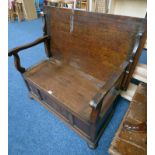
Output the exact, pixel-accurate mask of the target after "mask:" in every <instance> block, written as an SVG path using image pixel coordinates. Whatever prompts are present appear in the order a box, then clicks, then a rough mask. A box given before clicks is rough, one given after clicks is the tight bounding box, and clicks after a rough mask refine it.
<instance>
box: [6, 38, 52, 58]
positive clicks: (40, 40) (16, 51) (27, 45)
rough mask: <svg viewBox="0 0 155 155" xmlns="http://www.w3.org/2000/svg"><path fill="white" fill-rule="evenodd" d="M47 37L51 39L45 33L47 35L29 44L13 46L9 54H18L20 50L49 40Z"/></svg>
mask: <svg viewBox="0 0 155 155" xmlns="http://www.w3.org/2000/svg"><path fill="white" fill-rule="evenodd" d="M47 39H49V36H48V35H45V36H43V37H41V38H38V39H37V40H35V41H33V42H31V43H29V44H26V45H23V46H19V47H16V48H13V49H11V50H9V53H8V56H12V55H16V54H17V53H18V52H19V51H21V50H24V49H27V48H30V47H32V46H35V45H37V44H40V43H42V42H45V41H47Z"/></svg>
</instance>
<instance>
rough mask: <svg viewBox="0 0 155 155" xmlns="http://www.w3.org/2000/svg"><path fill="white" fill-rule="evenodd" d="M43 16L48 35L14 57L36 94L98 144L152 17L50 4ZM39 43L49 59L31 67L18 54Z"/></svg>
mask: <svg viewBox="0 0 155 155" xmlns="http://www.w3.org/2000/svg"><path fill="white" fill-rule="evenodd" d="M43 19H44V20H43V22H44V27H43V32H44V33H43V37H41V38H39V39H37V40H36V41H34V42H32V43H30V44H27V45H24V46H20V47H17V48H14V49H12V50H10V51H9V56H14V62H15V66H16V68H17V70H18V71H19V72H20V73H21V74H22V76H23V79H24V81H25V83H26V86H27V88H28V90H29V93H30V96H31V97H32V98H34V99H35V100H37V101H38V102H40V103H41V104H42V105H44V106H45V107H46V108H47V109H48V110H49V111H51V112H53V113H55V114H56V115H57V116H59V117H60V118H61V119H62V120H64V121H65V122H66V123H67V124H69V125H70V127H71V128H72V129H74V130H75V131H76V132H77V133H78V134H79V135H81V136H82V137H83V138H84V139H85V140H86V141H87V143H88V146H89V147H90V148H96V146H97V144H98V141H99V138H100V136H101V134H102V132H103V129H104V128H105V125H106V124H107V122H108V120H109V118H110V116H111V113H112V111H113V109H114V101H115V99H116V98H117V96H118V95H119V93H120V90H125V89H127V87H128V84H129V82H130V80H131V77H132V74H133V71H134V68H135V65H136V64H137V61H138V58H139V56H140V54H141V51H142V48H143V46H144V43H145V40H146V18H134V17H127V16H119V15H110V14H102V13H93V12H85V11H78V10H70V9H64V8H54V7H51V6H44V17H43ZM39 43H44V45H45V51H46V54H47V57H48V60H43V61H42V62H41V63H39V64H37V65H34V66H32V67H30V68H28V69H25V68H24V67H22V66H21V64H20V58H19V56H18V53H19V52H20V51H21V50H24V49H27V48H29V47H32V46H34V45H37V44H39ZM36 54H37V53H36ZM51 123H52V122H51Z"/></svg>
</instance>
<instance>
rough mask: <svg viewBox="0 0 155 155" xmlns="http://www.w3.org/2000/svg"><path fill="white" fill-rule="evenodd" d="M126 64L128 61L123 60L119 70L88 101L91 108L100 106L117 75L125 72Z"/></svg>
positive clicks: (117, 77)
mask: <svg viewBox="0 0 155 155" xmlns="http://www.w3.org/2000/svg"><path fill="white" fill-rule="evenodd" d="M128 64H129V62H127V61H125V62H124V63H123V64H122V66H121V67H120V70H119V71H117V72H115V73H114V74H113V75H112V76H111V78H110V79H109V80H108V81H107V83H106V84H105V85H104V86H103V87H102V88H101V89H100V90H99V92H98V93H97V94H96V95H95V96H94V97H93V99H92V100H91V101H90V103H89V104H90V106H91V107H92V108H94V109H97V108H98V107H101V104H102V101H103V99H104V97H105V96H106V94H107V93H108V92H109V91H110V90H111V89H112V87H113V86H114V84H115V83H116V82H117V81H118V79H119V77H120V76H122V74H123V73H124V72H125V69H126V68H127V66H128Z"/></svg>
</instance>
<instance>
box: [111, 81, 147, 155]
mask: <svg viewBox="0 0 155 155" xmlns="http://www.w3.org/2000/svg"><path fill="white" fill-rule="evenodd" d="M146 122H147V85H146V84H144V83H140V84H139V86H138V87H137V90H136V93H135V95H134V97H133V99H132V101H131V102H130V106H129V109H128V111H127V113H126V115H125V117H124V118H123V121H122V123H121V125H120V127H119V129H118V131H117V133H116V135H115V137H114V139H113V141H112V143H111V146H110V148H109V153H110V154H111V155H120V154H122V155H124V154H125V155H131V154H132V155H139V154H140V155H146V154H147V124H146Z"/></svg>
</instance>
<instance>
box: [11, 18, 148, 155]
mask: <svg viewBox="0 0 155 155" xmlns="http://www.w3.org/2000/svg"><path fill="white" fill-rule="evenodd" d="M40 36H42V24H41V20H40V19H38V20H34V21H29V22H26V21H24V22H21V23H18V22H14V23H9V49H10V48H13V47H15V46H17V45H22V44H23V43H28V42H31V41H33V40H34V39H36V38H37V37H40ZM43 51H44V46H43V44H40V45H37V46H35V47H33V48H30V49H27V50H25V51H23V52H21V54H20V57H21V62H22V65H23V66H24V67H29V66H31V65H32V64H35V63H37V62H38V61H40V60H42V59H44V58H46V56H45V54H44V52H43ZM143 53H144V54H142V55H143V56H141V58H140V61H141V62H144V63H146V52H145V51H144V52H143ZM8 62H9V65H8V66H9V73H8V74H9V109H8V112H9V120H8V121H9V126H8V127H9V133H8V134H9V144H8V145H9V155H107V154H108V148H109V146H110V143H111V141H112V139H113V137H114V135H115V132H116V131H117V129H118V127H119V124H120V122H121V120H122V118H123V116H124V114H125V112H126V110H127V108H128V102H127V101H126V100H124V99H122V98H121V97H120V98H119V100H118V103H117V107H116V110H115V113H114V115H113V117H112V120H111V121H110V123H109V124H108V126H107V128H106V129H105V132H104V134H103V135H102V137H101V139H100V141H99V146H98V148H97V149H96V150H90V149H89V148H88V147H87V145H86V143H85V141H84V140H83V139H82V138H80V137H79V136H78V135H77V134H76V133H75V132H73V131H72V130H71V129H70V128H69V127H68V126H67V125H66V124H64V123H63V122H62V121H61V120H60V119H58V118H57V117H56V116H54V115H53V114H51V113H49V112H48V111H47V110H46V109H45V108H44V107H42V106H41V105H40V104H39V103H37V102H36V101H34V100H30V99H29V97H28V91H27V89H26V86H25V84H24V82H23V80H22V77H21V75H20V74H19V73H18V72H17V71H16V70H15V67H14V64H13V58H9V61H8Z"/></svg>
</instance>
